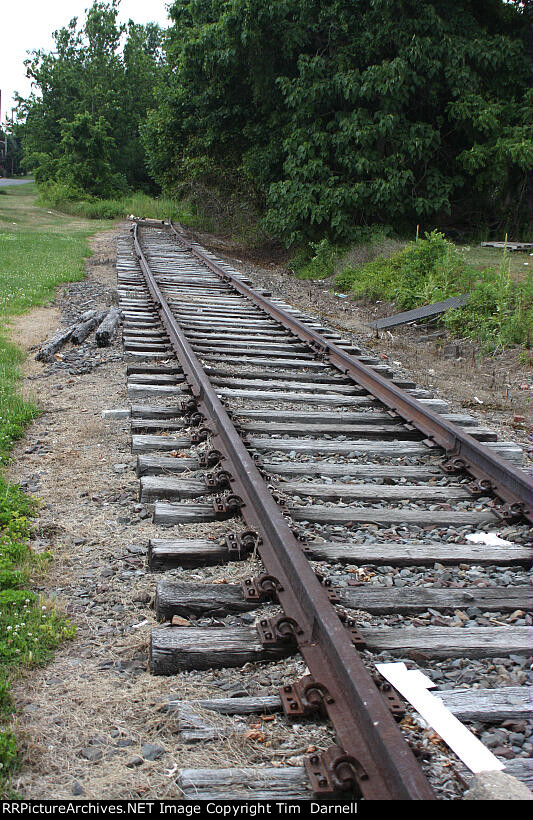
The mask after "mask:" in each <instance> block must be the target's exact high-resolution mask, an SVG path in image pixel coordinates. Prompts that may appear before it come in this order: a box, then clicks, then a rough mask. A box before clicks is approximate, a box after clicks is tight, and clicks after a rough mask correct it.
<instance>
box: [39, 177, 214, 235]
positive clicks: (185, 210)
mask: <svg viewBox="0 0 533 820" xmlns="http://www.w3.org/2000/svg"><path fill="white" fill-rule="evenodd" d="M39 202H40V204H41V205H43V206H44V207H45V208H47V207H49V208H56V209H58V210H60V211H62V212H63V213H66V214H70V215H71V216H79V217H83V218H84V219H125V218H126V217H128V216H130V215H131V214H133V215H134V216H144V217H146V218H148V219H172V220H174V221H175V222H183V223H184V224H186V225H189V226H190V227H202V225H201V222H202V220H201V219H200V217H199V216H198V215H197V214H196V213H194V211H193V209H192V207H191V206H190V205H189V204H188V203H187V202H177V201H176V200H174V199H172V198H171V197H166V196H161V197H153V196H149V195H148V194H145V193H142V192H138V193H132V194H124V195H122V196H119V197H116V198H111V199H99V198H97V197H82V198H80V195H79V193H78V192H77V191H73V190H71V189H70V188H68V186H66V185H63V184H61V183H58V182H49V183H44V184H43V185H41V186H40V188H39Z"/></svg>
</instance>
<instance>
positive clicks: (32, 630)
mask: <svg viewBox="0 0 533 820" xmlns="http://www.w3.org/2000/svg"><path fill="white" fill-rule="evenodd" d="M36 197H37V191H36V187H35V185H33V184H28V185H22V186H14V187H12V188H11V187H9V188H6V189H4V193H3V194H2V197H1V199H0V259H1V266H0V319H1V322H0V327H1V328H2V331H1V332H0V471H1V467H2V465H6V464H7V462H8V461H9V458H10V453H11V450H12V447H13V443H14V442H15V441H16V440H17V439H20V438H21V437H22V436H23V435H24V431H25V429H26V427H27V425H28V424H29V423H30V422H31V420H32V419H33V418H35V416H36V415H37V414H38V412H39V411H38V408H37V407H36V406H35V405H34V404H33V403H31V402H28V401H25V400H24V399H23V398H22V397H21V396H20V394H19V393H18V390H17V388H18V383H19V380H20V369H19V368H20V364H21V362H22V361H23V358H24V357H23V354H22V352H21V351H20V350H19V349H18V348H17V347H16V345H15V344H13V343H12V341H11V340H10V339H9V336H8V332H9V321H10V318H12V317H13V316H15V315H19V314H21V313H24V312H25V311H28V310H29V309H30V308H32V307H35V306H37V305H42V304H45V303H46V302H48V301H49V300H50V299H51V297H52V296H53V294H54V290H55V289H56V288H57V286H58V285H60V284H62V283H66V282H72V281H77V280H79V279H81V278H82V277H83V275H84V258H86V257H88V256H89V255H90V249H89V246H88V243H87V238H88V237H89V236H90V235H91V234H93V233H95V231H97V230H99V229H101V228H102V227H108V226H109V223H108V222H101V223H98V222H94V221H90V220H88V219H81V218H73V217H72V216H67V215H64V214H57V213H53V212H50V211H49V210H47V209H46V208H44V209H43V208H40V207H38V206H37V204H36ZM34 512H35V502H34V501H33V500H32V499H30V498H28V497H27V496H26V495H25V494H24V493H23V492H22V491H21V490H20V488H19V487H18V486H16V485H12V484H10V483H9V482H8V481H7V480H6V478H5V475H4V474H3V472H0V786H1V788H2V789H3V791H4V792H5V791H6V790H8V788H9V777H10V775H11V774H12V773H13V771H14V770H15V768H16V766H17V760H18V758H17V752H16V739H15V736H14V735H13V732H12V730H11V729H10V728H9V718H10V714H11V700H10V695H9V684H10V682H11V681H12V680H13V678H14V677H15V676H16V675H17V674H19V673H20V671H21V669H24V668H27V667H28V666H31V665H34V664H41V663H44V662H45V661H46V660H48V659H49V658H50V656H51V653H52V651H53V649H54V648H55V647H57V646H58V645H59V643H60V642H61V641H63V640H65V639H68V638H70V637H72V636H73V634H74V630H73V627H72V626H71V625H70V623H69V622H68V621H67V620H66V619H65V618H64V616H63V615H62V614H61V613H59V612H57V611H56V610H55V608H54V607H53V605H50V603H49V602H47V601H44V600H42V599H41V598H40V597H39V596H37V595H36V594H35V592H33V590H32V589H31V583H32V581H31V579H33V578H35V576H36V575H38V574H39V573H42V572H43V571H44V570H45V569H46V566H47V564H48V562H49V561H50V559H51V556H50V555H49V554H41V555H35V554H34V553H32V551H31V549H30V546H29V541H30V536H31V526H32V524H31V521H32V516H33V514H34Z"/></svg>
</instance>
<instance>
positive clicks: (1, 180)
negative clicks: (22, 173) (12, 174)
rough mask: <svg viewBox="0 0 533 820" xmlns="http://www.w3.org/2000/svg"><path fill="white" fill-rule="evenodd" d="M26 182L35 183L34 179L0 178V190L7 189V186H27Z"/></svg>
mask: <svg viewBox="0 0 533 820" xmlns="http://www.w3.org/2000/svg"><path fill="white" fill-rule="evenodd" d="M28 182H35V180H34V179H4V178H3V177H0V188H7V186H8V185H27V184H28Z"/></svg>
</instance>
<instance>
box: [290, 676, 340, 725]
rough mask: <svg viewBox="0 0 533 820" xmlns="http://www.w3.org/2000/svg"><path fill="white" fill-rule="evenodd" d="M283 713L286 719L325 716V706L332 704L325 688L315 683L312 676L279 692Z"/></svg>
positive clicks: (317, 682)
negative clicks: (316, 715)
mask: <svg viewBox="0 0 533 820" xmlns="http://www.w3.org/2000/svg"><path fill="white" fill-rule="evenodd" d="M279 693H280V697H281V703H282V706H283V711H284V712H285V715H286V716H287V717H307V716H308V715H312V714H317V713H319V714H321V715H323V716H325V715H326V714H327V705H328V704H331V703H334V702H335V701H334V699H333V698H332V696H331V694H330V692H329V690H328V688H327V686H325V685H324V684H323V683H320V682H319V681H316V680H315V679H314V678H313V676H312V675H304V677H303V678H300V679H299V680H297V681H295V683H292V684H286V685H285V686H282V687H281V689H280V690H279Z"/></svg>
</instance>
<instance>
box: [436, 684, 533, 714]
mask: <svg viewBox="0 0 533 820" xmlns="http://www.w3.org/2000/svg"><path fill="white" fill-rule="evenodd" d="M429 675H430V677H431V672H430V673H429ZM432 693H433V694H434V695H436V696H437V697H439V698H440V699H441V700H442V702H443V703H444V705H445V706H446V708H447V709H449V710H450V712H452V713H453V714H454V715H455V716H456V717H457V718H458V719H459V720H462V721H464V722H473V721H481V722H482V723H502V722H503V721H504V720H523V719H526V720H528V719H530V718H531V713H532V711H533V690H532V689H531V687H530V686H504V687H503V688H502V689H463V690H459V691H455V690H453V689H446V690H440V691H438V690H437V689H433V690H432Z"/></svg>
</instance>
